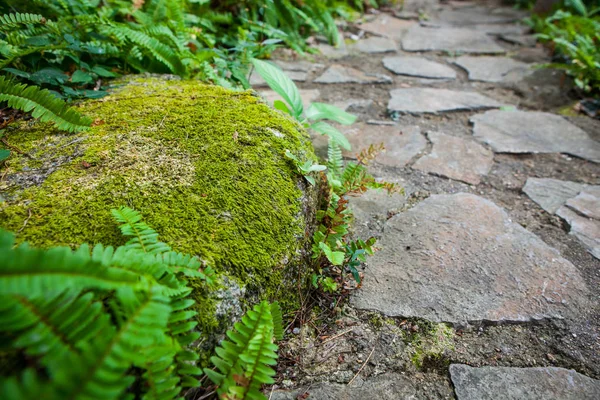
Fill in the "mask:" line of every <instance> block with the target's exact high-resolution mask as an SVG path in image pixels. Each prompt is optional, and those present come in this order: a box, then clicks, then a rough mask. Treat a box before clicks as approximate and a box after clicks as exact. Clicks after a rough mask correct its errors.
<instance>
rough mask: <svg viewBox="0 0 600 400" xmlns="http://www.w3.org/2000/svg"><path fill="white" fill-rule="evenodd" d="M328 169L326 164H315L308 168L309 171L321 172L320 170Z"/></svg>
mask: <svg viewBox="0 0 600 400" xmlns="http://www.w3.org/2000/svg"><path fill="white" fill-rule="evenodd" d="M326 169H327V167H326V166H324V165H319V164H315V165H311V166H310V168H309V169H308V172H319V171H325V170H326Z"/></svg>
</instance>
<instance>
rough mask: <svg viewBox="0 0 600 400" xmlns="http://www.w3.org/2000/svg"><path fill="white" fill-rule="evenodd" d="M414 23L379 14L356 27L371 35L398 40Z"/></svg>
mask: <svg viewBox="0 0 600 400" xmlns="http://www.w3.org/2000/svg"><path fill="white" fill-rule="evenodd" d="M415 25H417V23H416V22H415V21H407V20H403V19H399V18H395V17H392V16H391V15H388V14H379V15H378V16H377V17H375V18H374V19H373V20H372V21H369V22H365V23H364V24H361V25H359V26H358V27H359V28H360V29H362V30H363V31H365V32H367V33H371V34H373V35H377V36H383V37H387V38H390V39H397V40H399V39H401V38H402V36H403V35H404V33H405V32H406V31H407V30H408V29H409V28H410V27H412V26H415Z"/></svg>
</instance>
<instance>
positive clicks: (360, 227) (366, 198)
mask: <svg viewBox="0 0 600 400" xmlns="http://www.w3.org/2000/svg"><path fill="white" fill-rule="evenodd" d="M405 203H406V197H405V196H404V195H402V194H400V193H394V194H391V195H390V194H388V193H387V191H385V190H383V189H379V190H373V189H371V190H367V191H366V192H365V193H364V194H362V195H360V196H356V197H354V196H352V197H349V198H348V207H349V208H350V209H351V210H352V213H353V214H354V223H353V228H354V231H355V232H356V234H357V237H362V238H369V237H372V236H378V235H379V233H380V232H381V230H382V229H383V226H384V224H385V222H386V221H387V220H388V217H389V214H390V213H397V212H398V211H400V210H401V209H402V207H403V206H404V204H405Z"/></svg>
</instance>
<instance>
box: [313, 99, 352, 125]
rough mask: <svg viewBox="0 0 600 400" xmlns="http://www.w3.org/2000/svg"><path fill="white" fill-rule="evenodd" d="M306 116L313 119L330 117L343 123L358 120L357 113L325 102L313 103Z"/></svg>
mask: <svg viewBox="0 0 600 400" xmlns="http://www.w3.org/2000/svg"><path fill="white" fill-rule="evenodd" d="M306 118H308V119H310V120H313V121H318V120H321V119H329V120H332V121H335V122H339V123H340V124H343V125H352V124H353V123H354V122H356V115H352V114H350V113H347V112H346V111H344V110H342V109H341V108H339V107H336V106H332V105H331V104H325V103H312V104H311V105H310V107H308V109H307V110H306Z"/></svg>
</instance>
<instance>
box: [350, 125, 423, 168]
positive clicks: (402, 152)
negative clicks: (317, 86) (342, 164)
mask: <svg viewBox="0 0 600 400" xmlns="http://www.w3.org/2000/svg"><path fill="white" fill-rule="evenodd" d="M343 132H344V134H345V135H346V137H347V138H348V141H349V142H350V144H351V145H352V151H350V152H344V153H343V154H344V157H347V158H356V154H357V153H359V152H360V151H361V150H364V149H368V148H369V146H370V145H378V144H381V143H383V145H384V146H385V151H384V152H382V153H380V154H379V155H378V156H377V158H376V159H375V161H374V163H375V164H380V165H386V166H389V167H397V168H401V167H404V166H405V165H406V164H407V163H408V162H409V161H410V160H411V159H412V158H413V157H415V156H416V155H417V154H419V153H420V152H422V151H423V150H425V148H426V147H427V140H426V139H425V137H424V136H423V135H422V134H421V130H420V129H419V127H417V126H388V125H367V124H362V123H359V124H354V125H352V126H349V127H344V128H343Z"/></svg>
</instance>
